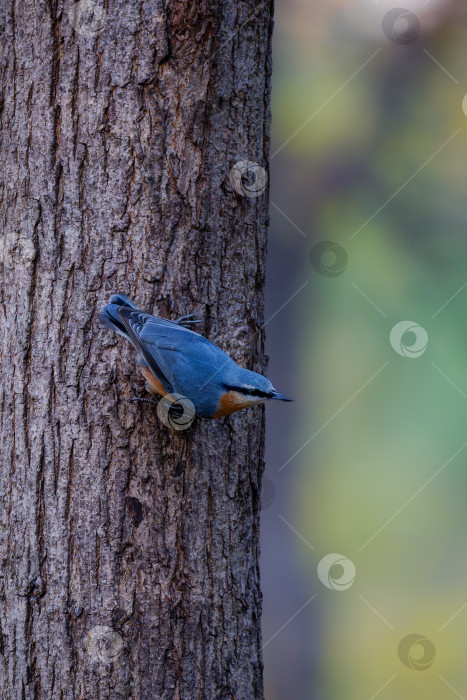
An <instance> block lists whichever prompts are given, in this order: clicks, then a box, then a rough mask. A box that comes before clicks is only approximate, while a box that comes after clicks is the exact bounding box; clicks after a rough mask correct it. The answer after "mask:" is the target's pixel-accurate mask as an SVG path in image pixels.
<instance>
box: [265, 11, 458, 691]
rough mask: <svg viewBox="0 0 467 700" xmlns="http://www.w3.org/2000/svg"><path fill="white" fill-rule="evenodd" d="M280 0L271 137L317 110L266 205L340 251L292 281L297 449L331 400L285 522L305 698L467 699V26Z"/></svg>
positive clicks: (303, 460)
mask: <svg viewBox="0 0 467 700" xmlns="http://www.w3.org/2000/svg"><path fill="white" fill-rule="evenodd" d="M342 5H346V3H342ZM292 8H293V9H292V10H290V6H289V9H287V8H286V7H285V5H284V3H282V4H279V6H278V11H277V18H276V37H275V41H276V52H275V75H274V88H273V136H274V143H275V145H276V148H278V147H279V146H280V145H281V144H282V143H283V142H285V141H286V140H287V139H289V137H290V136H291V135H292V134H293V133H294V132H295V131H296V130H297V129H299V128H300V126H301V125H302V124H303V123H304V122H305V121H306V120H308V119H309V117H310V116H311V115H313V114H315V113H316V114H315V116H314V117H313V118H312V119H310V120H309V122H308V123H307V125H306V126H305V127H304V128H303V129H301V130H300V131H299V133H297V134H296V136H295V137H294V138H293V139H291V140H290V142H289V143H288V144H287V145H286V147H285V148H284V149H283V150H281V152H280V153H279V154H278V155H277V156H276V157H275V158H277V160H274V161H273V168H274V173H275V177H276V179H277V180H278V181H279V182H280V181H281V179H282V178H283V179H284V181H285V180H286V179H288V178H293V177H294V176H293V173H294V172H295V173H297V172H301V173H303V177H302V178H301V179H299V178H297V179H296V180H295V181H294V182H295V186H294V187H295V189H294V192H293V193H291V192H290V191H288V192H287V191H285V194H284V198H283V200H282V201H280V200H278V201H277V204H278V205H279V206H281V208H283V209H284V210H285V211H286V212H287V214H288V216H289V217H290V218H292V219H293V220H294V221H295V220H296V218H295V217H296V216H297V217H298V216H300V217H301V220H302V221H303V220H306V221H307V222H308V226H307V228H306V230H305V232H306V233H307V235H308V237H309V248H311V247H312V245H313V244H314V243H315V242H316V241H319V240H322V239H328V240H332V241H335V242H337V243H339V244H340V245H341V246H343V247H344V248H345V250H346V251H347V253H348V256H349V258H348V265H347V268H346V270H345V272H344V273H343V274H342V275H340V276H338V277H336V278H328V277H324V276H320V275H318V274H316V273H315V272H313V271H311V268H310V279H311V280H312V284H310V285H309V286H308V287H307V289H306V290H305V291H304V292H303V293H302V294H301V296H300V304H301V311H302V315H301V319H303V318H305V319H307V322H306V323H301V324H300V328H301V330H300V335H299V341H300V353H301V360H300V367H299V368H298V369H297V371H298V372H299V373H300V376H301V377H302V378H303V392H304V395H306V396H311V397H312V399H311V402H309V403H308V409H307V411H306V412H305V413H304V414H303V417H302V420H301V422H300V424H299V425H297V426H296V427H295V433H294V435H293V438H292V445H293V447H292V449H293V450H294V449H297V448H298V447H299V446H301V445H302V444H303V443H304V442H305V441H306V440H307V439H308V438H309V437H310V436H311V435H312V434H313V433H315V432H316V431H318V430H319V429H320V427H321V426H323V425H324V424H325V423H326V422H327V421H328V420H329V419H330V418H331V417H332V416H334V415H335V417H334V418H333V419H332V420H330V421H329V423H328V424H327V425H326V427H324V428H323V429H322V430H321V431H320V432H318V434H317V435H316V437H315V438H314V439H313V440H312V441H311V442H310V444H309V445H308V446H307V447H306V448H305V449H304V450H303V451H302V452H301V453H300V455H299V456H298V457H297V458H296V459H295V460H294V462H293V464H291V465H289V467H288V469H293V470H296V474H295V481H294V484H295V485H296V488H295V491H294V496H293V502H291V503H290V510H291V512H293V513H294V514H295V515H294V523H295V526H296V527H297V529H298V531H299V532H300V533H301V534H302V535H303V536H304V537H306V538H307V539H309V541H310V542H313V544H314V546H315V552H311V551H310V549H309V548H308V547H306V546H305V545H304V544H302V543H301V542H300V540H299V539H298V538H297V539H296V546H297V549H298V551H299V552H300V556H301V557H302V558H303V561H304V563H305V566H306V571H307V578H308V580H309V583H310V587H312V588H313V589H316V590H317V591H318V596H319V606H320V609H321V611H322V629H320V630H310V635H312V634H319V635H320V639H319V644H320V645H321V647H322V649H323V652H324V655H323V663H324V667H323V669H322V675H321V677H320V678H319V679H317V681H316V683H317V687H318V688H319V692H316V691H315V692H314V691H313V689H312V688H310V689H309V692H308V695H306V694H304V697H312V698H314V697H319V698H321V699H322V700H335V699H336V698H344V697H345V698H346V700H362V698H363V699H365V698H367V699H368V700H370V698H371V697H372V696H374V694H376V693H378V691H379V690H380V689H381V692H380V693H379V694H378V698H380V699H381V700H389V699H391V698H400V697H403V698H409V697H410V698H413V697H423V698H425V700H440V698H446V699H448V698H451V697H455V696H456V691H457V693H458V696H459V697H461V696H462V697H464V696H466V697H467V665H466V664H465V660H464V655H465V654H464V649H465V647H466V638H467V607H466V608H465V609H462V606H464V605H465V604H467V508H466V501H467V469H466V467H467V447H465V449H461V448H463V446H464V445H465V443H466V441H467V430H466V424H467V398H466V395H467V363H466V354H467V332H466V331H467V313H466V308H467V286H466V287H465V288H463V285H464V284H465V283H467V198H466V193H465V192H466V182H467V179H466V172H465V169H466V157H465V154H466V144H467V117H466V115H465V114H464V113H463V111H462V106H461V105H462V100H463V97H464V95H465V91H466V90H467V64H466V63H465V32H466V29H467V26H466V25H465V24H462V23H460V22H456V19H455V16H454V17H453V18H452V19H451V20H450V22H447V23H443V22H440V23H439V24H438V25H435V26H433V28H432V31H431V32H430V33H427V34H424V35H422V36H421V37H420V39H419V40H418V41H417V42H415V43H414V44H412V45H410V46H401V45H396V44H391V42H389V41H388V40H387V39H386V37H385V36H384V35H383V34H382V32H381V31H379V28H378V27H376V28H375V30H374V33H373V34H374V35H373V36H371V37H368V36H367V35H363V36H358V34H357V35H355V33H353V34H350V33H349V34H348V35H345V34H342V31H341V28H340V29H339V32H337V33H336V26H335V22H334V20H335V17H334V15H332V14H327V13H325V12H322V13H319V12H318V9H317V8H315V9H316V16H317V17H318V19H317V22H318V26H313V28H312V29H311V28H310V29H309V32H308V34H307V31H306V26H305V25H306V21H307V20H308V21H309V20H310V17H313V12H312V10H311V9H310V7H305V5H304V4H303V3H296V4H294V5H293V6H292ZM419 9H420V14H421V16H422V11H423V7H422V5H421V4H420V6H419ZM356 11H357V10H356ZM359 11H362V12H363V10H362V8H360V10H359ZM302 14H303V22H301V21H300V17H301V16H302ZM331 20H332V21H331ZM356 24H357V25H358V22H356ZM422 26H423V16H422ZM297 27H300V29H297ZM316 35H320V36H321V41H319V42H316V45H314V44H313V42H312V41H311V38H312V37H315V36H316ZM378 48H381V51H380V52H379V53H378V55H377V56H376V57H375V58H374V59H373V60H372V61H371V62H370V63H369V64H368V65H367V66H366V67H365V68H363V69H362V70H361V72H360V73H359V74H358V75H357V76H355V78H354V79H353V80H351V81H350V82H349V83H348V84H347V85H346V86H345V87H343V88H342V89H341V86H342V85H343V83H344V82H345V81H346V80H347V79H348V78H349V76H351V75H352V74H353V73H354V72H355V71H356V70H357V68H358V67H359V66H360V65H361V64H363V62H364V61H366V60H367V59H368V57H369V56H371V55H372V53H373V52H374V51H376V50H377V49H378ZM426 52H429V54H431V55H432V56H433V57H436V60H437V61H438V62H439V63H440V64H442V66H443V67H444V68H445V70H446V71H449V73H451V77H450V76H449V75H447V74H446V72H445V71H443V70H442V69H441V68H440V67H439V66H438V65H436V63H435V62H434V61H433V60H432V58H430V56H429V55H428V54H427V53H426ZM456 81H457V82H456ZM333 95H334V97H332V96H333ZM326 101H328V103H327V104H326V106H324V107H322V105H323V104H324V103H326ZM458 130H460V132H459V133H457V134H456V136H453V135H454V134H455V133H456V132H457V131H458ZM451 136H453V138H452V141H451V142H450V143H448V144H447V145H445V146H444V147H443V148H441V147H442V146H443V144H445V143H446V142H447V141H448V139H449V138H450V137H451ZM272 150H273V152H274V147H273V149H272ZM437 151H439V152H438V153H437V154H436V155H434V154H435V153H436V152H437ZM417 171H419V172H418V173H417ZM415 173H417V174H415ZM412 176H413V177H412ZM409 180H410V181H409ZM407 181H408V182H407ZM405 183H407V184H405ZM399 190H400V191H399ZM395 193H397V194H395ZM393 195H394V196H393ZM390 198H392V199H391V201H389V202H388V200H389V199H390ZM386 202H388V203H387V204H386ZM379 208H381V211H380V212H379V213H377V214H376V215H375V212H377V211H378V209H379ZM373 215H374V218H371V220H370V221H368V223H367V224H366V225H365V226H364V227H363V228H361V230H360V231H359V233H358V234H357V235H355V236H354V237H353V238H352V235H353V234H354V233H355V232H356V231H358V230H359V229H360V227H362V225H363V224H364V223H365V222H366V221H367V220H369V219H370V217H373ZM290 245H295V239H293V238H291V242H290ZM297 286H298V285H297ZM456 292H458V293H457V294H456ZM364 295H366V296H367V297H369V299H370V300H371V302H372V303H371V302H370V301H369V300H368V299H367V298H365V296H364ZM453 295H455V296H453ZM450 297H453V298H452V299H451V300H450V301H448V300H449V299H450ZM444 304H446V305H445V306H444V308H442V309H441V310H440V311H439V312H438V310H439V309H440V308H441V307H442V306H443V305H444ZM375 306H377V307H378V309H379V310H378V309H377V308H375ZM310 309H312V313H310ZM437 312H438V313H437ZM403 320H412V321H414V322H416V323H417V324H420V325H421V326H423V327H424V328H425V329H426V331H427V332H428V336H429V343H428V347H427V350H426V351H425V353H424V354H423V355H422V356H421V357H419V358H417V359H409V358H405V357H401V356H400V355H398V354H397V353H396V352H395V351H394V350H393V348H392V347H391V345H390V342H389V334H390V331H391V328H392V327H393V326H394V325H395V324H396V323H398V322H399V321H403ZM310 349H311V350H310ZM386 363H387V364H386ZM380 368H382V369H381V371H380V372H379V374H377V375H376V376H375V377H374V379H373V380H372V381H370V382H369V383H368V384H367V385H366V386H365V387H364V388H362V387H363V385H364V384H365V382H367V380H369V378H370V377H371V376H372V375H373V374H375V373H376V372H377V371H378V370H379V369H380ZM443 375H445V376H443ZM360 389H361V390H360ZM352 396H354V398H353V399H352V400H350V401H349V399H350V398H351V397H352ZM347 401H349V402H348V404H347V405H346V406H345V407H344V408H342V410H339V409H341V407H342V406H343V405H344V404H346V402H347ZM291 451H292V450H291ZM457 452H458V454H457V455H456V456H454V455H455V454H456V453H457ZM451 458H452V459H451ZM450 460H451V461H450ZM444 465H445V466H444ZM443 467H444V468H443ZM297 472H298V474H299V476H298V478H297ZM437 472H438V473H437ZM381 528H382V529H381ZM329 552H338V553H341V554H343V555H344V556H346V557H349V558H350V559H351V560H352V561H353V562H354V563H355V566H356V569H357V577H356V580H355V583H354V584H353V585H352V587H351V588H349V589H348V590H346V591H345V592H336V591H331V590H328V589H326V588H324V587H319V586H320V584H319V582H317V576H316V567H317V564H318V562H319V560H320V559H321V557H322V556H324V555H325V554H327V553H329ZM370 606H371V607H373V608H374V610H372V609H371V607H370ZM457 611H460V612H459V614H458V616H457V617H455V618H454V619H453V620H452V621H451V622H449V624H447V625H446V623H447V622H448V621H449V620H450V618H451V617H452V616H454V615H455V613H456V612H457ZM381 618H384V620H383V619H381ZM413 632H419V633H421V634H424V635H426V637H427V638H429V639H430V640H432V642H433V643H434V645H435V647H436V659H435V662H434V664H433V665H432V666H431V667H430V668H429V669H428V670H425V671H423V672H419V671H414V670H410V669H408V668H406V667H405V666H404V665H403V664H402V663H401V661H400V660H399V658H398V654H397V649H398V644H399V642H400V640H401V639H402V638H403V637H404V636H405V635H406V634H409V633H413ZM414 653H415V652H414ZM266 671H267V674H268V673H270V671H268V668H267V665H266ZM394 676H396V677H395V678H393V677H394ZM390 679H391V680H390ZM389 681H390V682H389ZM386 683H388V685H387V686H386V687H384V688H383V686H384V685H385V684H386ZM448 684H450V685H452V688H454V689H455V690H453V689H451V688H450V687H449V685H448ZM272 688H273V685H272V684H271V690H270V695H269V696H268V700H276V697H275V695H274V691H273V689H272ZM277 700H282V698H280V699H277Z"/></svg>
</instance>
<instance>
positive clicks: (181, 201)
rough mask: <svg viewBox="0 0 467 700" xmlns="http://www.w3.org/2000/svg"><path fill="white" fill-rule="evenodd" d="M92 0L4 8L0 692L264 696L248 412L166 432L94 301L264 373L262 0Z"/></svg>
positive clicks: (257, 430)
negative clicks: (183, 323) (122, 300)
mask: <svg viewBox="0 0 467 700" xmlns="http://www.w3.org/2000/svg"><path fill="white" fill-rule="evenodd" d="M84 1H85V2H89V0H84ZM83 11H84V12H83ZM105 11H106V15H104V14H103V13H102V11H101V10H99V8H98V7H96V6H95V7H94V9H93V8H92V7H87V8H86V7H85V5H84V4H83V2H81V3H78V5H77V6H75V8H74V11H73V6H72V5H71V4H69V3H68V2H66V3H64V2H63V1H62V0H35V1H34V2H31V1H30V0H3V2H2V3H1V4H0V15H1V16H0V31H1V32H2V35H1V41H0V56H1V64H0V68H1V73H0V99H1V105H2V106H1V122H2V137H1V138H2V142H1V148H0V164H1V166H0V167H1V168H2V173H1V176H2V177H1V182H0V198H1V200H0V201H1V211H0V216H1V228H0V231H1V233H0V241H1V257H0V263H1V273H0V293H1V297H0V319H1V329H2V333H1V340H0V366H1V374H2V386H1V434H0V439H1V467H0V687H1V689H2V690H1V697H2V700H13V699H14V700H20V699H21V700H23V699H24V700H29V699H31V698H40V699H42V698H44V699H46V698H47V699H49V698H50V699H55V698H61V699H65V698H66V699H68V698H80V699H81V698H82V699H86V700H88V699H89V700H91V699H92V700H101V699H103V698H105V699H110V700H115V699H116V698H135V699H138V700H139V699H148V700H149V699H151V700H158V699H163V700H166V699H169V698H177V699H185V698H186V699H189V700H194V699H198V698H199V699H203V700H224V699H228V698H235V699H236V700H252V699H253V698H262V697H263V685H262V653H261V632H260V614H261V592H260V587H259V571H258V555H259V551H258V538H259V502H260V499H259V497H260V482H261V473H262V469H263V439H264V422H263V410H262V409H261V408H255V409H250V410H249V411H246V412H242V413H239V414H236V415H235V416H233V417H230V418H224V419H220V420H218V421H213V422H209V421H203V420H201V419H196V421H195V423H194V424H193V426H192V427H191V428H190V429H189V430H188V431H185V432H176V431H173V430H170V429H169V428H167V427H166V426H165V425H163V424H162V423H161V422H160V421H159V419H158V417H157V412H156V411H155V409H154V407H152V406H150V405H148V404H141V403H140V404H135V403H131V402H130V399H131V398H132V397H133V396H135V395H138V396H143V395H144V382H143V380H142V379H141V378H140V377H139V376H138V374H137V373H136V372H135V363H134V358H133V353H132V351H131V348H130V346H129V344H127V343H125V341H124V340H123V339H122V338H120V337H117V336H116V335H115V334H112V333H110V332H109V331H107V330H106V329H104V328H103V327H102V326H101V325H100V324H99V322H98V319H97V313H98V310H99V308H100V306H101V305H102V304H103V303H105V302H106V301H107V299H108V296H109V294H110V293H112V292H116V291H118V292H124V293H127V294H129V295H131V297H132V298H133V299H134V300H135V301H137V302H138V304H139V306H140V307H141V308H143V309H144V310H147V311H149V312H155V313H158V314H159V315H161V316H165V317H167V318H171V319H174V318H176V317H177V316H180V315H183V314H186V313H190V312H192V311H194V312H196V314H197V315H198V317H199V318H201V319H202V320H203V322H204V324H199V327H198V328H197V330H200V332H202V333H204V334H206V335H207V336H208V337H209V338H210V339H211V340H213V341H214V342H215V343H217V344H218V345H220V346H221V347H222V348H223V349H225V350H226V351H227V352H229V354H231V355H232V357H233V358H234V359H235V360H236V361H238V362H239V363H240V364H241V365H243V366H245V367H248V368H249V369H254V370H256V371H262V370H263V369H264V356H263V354H262V350H263V332H262V322H263V287H264V265H265V246H266V225H267V218H268V214H267V191H265V192H264V193H263V194H262V195H260V196H255V197H253V196H244V195H243V194H240V192H241V188H239V187H237V189H238V190H239V191H238V192H237V191H236V189H235V187H233V186H232V182H231V179H230V177H229V173H230V170H231V168H232V166H233V165H235V163H237V162H238V161H242V160H250V161H256V162H257V163H259V164H260V165H262V166H264V167H265V168H266V161H267V155H268V150H269V134H268V131H269V90H270V41H271V30H272V20H271V13H272V7H271V0H266V2H265V3H260V4H255V3H243V2H240V0H224V2H222V3H214V2H212V3H209V2H208V1H207V0H192V1H191V2H188V1H185V2H180V1H176V0H173V1H172V2H171V3H168V4H167V7H165V4H164V2H163V0H110V1H109V2H106V4H105ZM81 13H82V14H81ZM234 184H235V181H234ZM255 194H258V193H255Z"/></svg>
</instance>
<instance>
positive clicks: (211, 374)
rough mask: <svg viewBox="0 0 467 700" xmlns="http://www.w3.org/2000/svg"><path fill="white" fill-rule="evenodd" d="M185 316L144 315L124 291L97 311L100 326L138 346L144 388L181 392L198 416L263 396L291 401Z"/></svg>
mask: <svg viewBox="0 0 467 700" xmlns="http://www.w3.org/2000/svg"><path fill="white" fill-rule="evenodd" d="M187 318H189V317H187V316H184V317H182V318H181V319H178V321H175V322H174V321H168V320H167V319H165V318H158V317H157V316H151V315H150V314H145V313H144V312H143V311H140V310H139V309H138V308H137V307H136V306H135V304H134V303H133V302H132V301H131V300H130V299H129V298H128V297H127V296H126V295H124V294H112V296H111V297H110V300H109V303H108V304H106V305H105V306H104V307H103V308H102V309H101V311H100V313H99V319H100V320H101V321H102V323H103V324H104V325H105V326H107V327H108V328H111V329H112V330H113V331H116V332H117V333H119V334H120V335H122V336H123V337H124V338H126V339H127V340H129V341H130V342H131V343H132V344H133V345H134V347H135V348H136V350H137V351H138V364H139V366H140V368H141V372H142V374H143V376H144V378H145V379H146V382H147V384H146V386H147V388H148V390H149V391H150V392H151V393H152V394H161V395H162V396H165V395H167V394H179V395H182V396H184V397H186V398H187V399H189V400H190V401H191V402H192V403H193V405H194V408H195V412H196V414H197V415H198V416H201V417H202V418H221V417H222V416H228V415H230V414H231V413H234V412H235V411H240V410H241V409H243V408H247V407H248V406H253V405H255V404H258V403H263V401H266V400H267V399H279V400H280V401H292V399H289V398H288V397H287V396H283V395H282V394H279V392H277V391H276V390H275V389H274V387H273V385H272V384H271V382H270V381H269V379H266V377H262V376H261V375H260V374H257V373H256V372H250V371H249V370H247V369H243V368H242V367H239V366H238V365H237V364H236V363H235V362H234V361H233V360H232V359H231V358H230V357H229V356H228V355H226V353H225V352H223V351H222V350H221V349H220V348H218V347H217V345H214V344H213V343H211V342H210V341H209V340H208V339H207V338H203V336H202V335H199V333H195V332H194V331H191V330H189V329H188V328H186V327H185V324H188V323H189V322H188V321H187V320H186V319H187ZM191 323H193V322H191Z"/></svg>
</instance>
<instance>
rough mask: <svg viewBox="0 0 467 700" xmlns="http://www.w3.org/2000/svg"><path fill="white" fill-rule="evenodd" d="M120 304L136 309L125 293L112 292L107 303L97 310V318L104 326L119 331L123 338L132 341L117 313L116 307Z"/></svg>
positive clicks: (119, 306) (120, 305)
mask: <svg viewBox="0 0 467 700" xmlns="http://www.w3.org/2000/svg"><path fill="white" fill-rule="evenodd" d="M122 306H126V307H128V308H130V309H137V308H138V307H137V306H136V304H134V303H133V302H132V301H131V299H130V298H129V297H127V296H126V294H112V296H111V297H110V299H109V303H108V304H106V305H105V306H103V307H102V309H101V310H100V311H99V320H100V321H101V323H103V324H104V326H107V328H110V329H111V330H113V331H115V332H116V333H119V334H120V335H122V336H123V337H124V338H126V339H127V340H129V341H130V342H133V341H132V339H131V338H130V336H129V335H128V331H127V329H126V328H125V326H124V325H123V323H122V320H121V318H120V316H119V315H118V309H119V308H121V307H122Z"/></svg>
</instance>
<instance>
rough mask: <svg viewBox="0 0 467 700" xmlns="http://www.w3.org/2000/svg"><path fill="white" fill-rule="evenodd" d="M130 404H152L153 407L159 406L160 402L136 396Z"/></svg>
mask: <svg viewBox="0 0 467 700" xmlns="http://www.w3.org/2000/svg"><path fill="white" fill-rule="evenodd" d="M130 403H150V404H152V405H153V406H157V404H158V403H159V402H158V401H156V400H155V399H149V398H146V397H144V398H140V397H139V396H135V397H133V398H132V399H130Z"/></svg>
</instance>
